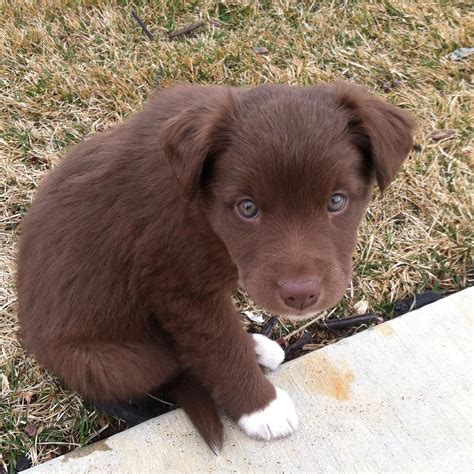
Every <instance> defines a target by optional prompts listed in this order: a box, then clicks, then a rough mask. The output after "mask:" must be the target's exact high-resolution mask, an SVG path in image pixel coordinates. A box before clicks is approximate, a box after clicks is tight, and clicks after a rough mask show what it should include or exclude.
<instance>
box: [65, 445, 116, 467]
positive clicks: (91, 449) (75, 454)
mask: <svg viewBox="0 0 474 474" xmlns="http://www.w3.org/2000/svg"><path fill="white" fill-rule="evenodd" d="M99 451H112V448H111V447H110V446H109V445H108V444H107V443H106V442H105V441H98V442H97V443H94V444H91V445H90V446H84V447H83V448H79V449H75V450H74V451H71V452H70V453H67V454H65V455H64V456H63V458H62V460H61V461H62V462H67V461H69V460H70V459H77V458H83V457H86V456H89V455H91V454H93V453H97V452H99Z"/></svg>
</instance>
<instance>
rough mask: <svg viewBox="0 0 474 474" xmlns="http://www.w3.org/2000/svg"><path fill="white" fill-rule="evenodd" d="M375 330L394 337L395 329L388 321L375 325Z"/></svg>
mask: <svg viewBox="0 0 474 474" xmlns="http://www.w3.org/2000/svg"><path fill="white" fill-rule="evenodd" d="M374 331H377V332H378V333H380V334H382V336H386V337H392V336H393V335H394V334H395V329H393V328H392V326H391V325H390V324H388V323H383V324H379V325H378V326H375V328H374Z"/></svg>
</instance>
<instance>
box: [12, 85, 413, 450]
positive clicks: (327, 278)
mask: <svg viewBox="0 0 474 474" xmlns="http://www.w3.org/2000/svg"><path fill="white" fill-rule="evenodd" d="M412 128H413V120H412V119H411V118H410V116H409V115H408V114H407V113H405V112H403V111H402V110H400V109H398V108H396V107H394V106H392V105H389V104H387V103H385V102H383V101H381V100H380V99H377V98H375V97H374V96H372V95H369V94H367V93H366V92H365V91H364V90H362V89H360V88H358V87H356V86H352V85H347V84H338V85H336V86H327V85H321V86H315V87H306V88H304V87H288V86H260V87H255V88H249V89H236V88H231V87H198V86H180V87H176V88H172V89H169V90H164V91H161V92H158V93H157V94H156V96H155V97H154V98H153V99H152V100H150V102H149V103H148V105H147V106H146V107H145V109H144V110H143V111H142V112H140V113H138V114H136V115H135V116H133V117H132V118H130V119H129V120H127V121H126V122H125V123H124V124H122V125H120V126H118V127H116V128H114V129H113V130H112V131H110V132H108V133H104V134H101V135H99V136H95V137H93V138H91V139H89V140H87V141H85V142H84V143H82V144H80V145H78V146H76V147H75V148H73V150H72V151H71V152H70V153H69V154H68V156H66V158H65V159H64V160H63V161H62V162H61V163H60V165H59V166H58V167H57V168H56V169H55V170H54V171H53V172H52V173H51V174H50V175H49V176H48V177H47V178H46V179H45V180H44V182H43V183H42V185H41V187H40V189H39V191H38V194H37V196H36V199H35V201H34V203H33V205H32V207H31V210H30V211H29V213H28V215H27V216H26V218H25V220H24V222H23V224H22V237H21V241H20V251H19V259H18V296H19V317H20V322H21V334H22V337H23V339H24V341H25V343H26V345H27V347H29V348H30V349H31V350H32V351H33V352H34V353H35V354H36V355H37V356H38V358H39V360H40V361H41V362H42V363H44V364H45V365H46V366H47V367H49V368H51V369H52V370H53V371H54V372H55V373H57V374H58V375H59V376H60V377H62V379H63V380H64V381H65V382H66V384H67V385H69V386H70V387H71V388H73V389H75V390H77V391H78V392H80V393H81V394H83V395H84V396H86V397H88V398H89V399H92V400H99V401H100V400H103V401H120V400H128V399H130V398H134V397H139V396H141V395H143V394H146V393H147V392H149V391H151V390H153V389H155V388H156V387H158V386H166V387H167V390H168V391H169V393H170V395H171V397H173V398H174V399H175V400H177V401H178V402H179V403H181V404H182V405H183V406H184V408H185V410H186V411H187V412H188V414H189V415H190V417H191V419H192V420H193V421H194V423H195V424H196V426H197V427H198V429H199V430H200V431H201V433H202V434H203V435H204V437H205V438H206V439H207V441H208V442H209V444H210V445H211V446H212V447H213V448H214V449H218V448H219V447H220V446H221V444H222V427H221V425H220V422H219V419H218V416H217V411H216V406H217V405H218V406H221V407H223V408H224V409H225V410H226V412H227V414H228V415H229V416H230V417H231V418H232V419H234V420H236V421H237V422H238V423H239V425H240V426H241V428H242V429H243V430H244V431H245V432H246V433H247V434H248V435H250V436H255V437H260V438H265V439H269V438H271V437H278V436H284V435H287V434H289V433H291V431H293V430H294V429H295V428H296V425H297V417H296V414H295V410H294V407H293V404H292V402H291V400H290V398H289V397H288V395H287V394H286V393H285V392H284V391H282V390H280V389H276V388H275V387H274V386H273V385H272V384H271V383H270V382H269V381H268V380H267V379H266V378H265V376H264V374H263V372H262V370H261V369H260V367H259V364H261V365H263V366H266V367H268V368H270V369H274V368H276V367H277V366H278V365H279V364H280V363H281V362H282V360H283V352H282V350H281V349H280V348H279V346H278V345H277V344H276V343H274V342H272V341H270V340H269V339H266V338H264V337H263V336H253V337H251V336H249V335H248V334H246V333H245V332H244V331H243V330H242V328H241V326H240V322H239V319H238V318H237V317H236V314H235V310H234V308H233V305H232V302H231V293H232V291H233V290H234V289H235V288H236V287H237V286H238V284H239V283H240V285H241V286H242V287H243V288H244V289H245V290H246V291H247V292H248V293H249V294H250V296H251V297H252V298H253V299H254V300H255V301H256V302H257V303H259V304H260V305H262V306H264V307H265V308H267V309H268V310H270V311H273V312H275V313H277V314H280V315H283V316H288V317H296V318H304V317H307V316H308V315H310V314H314V312H315V311H320V310H324V309H326V308H328V307H330V306H332V305H334V304H335V303H337V301H338V300H339V299H340V298H341V296H342V294H343V292H344V290H345V288H346V286H347V284H348V281H349V279H350V273H351V259H352V257H351V256H352V252H353V250H354V246H355V241H356V233H357V228H358V225H359V223H360V220H361V218H362V216H363V214H364V211H365V208H366V206H367V203H368V201H369V198H370V195H371V191H372V186H373V182H374V180H375V179H376V180H377V182H378V185H379V187H380V188H381V189H382V190H383V189H385V188H386V186H387V185H388V184H389V183H390V181H391V180H392V179H393V177H394V175H395V173H396V171H397V170H398V168H399V167H400V165H401V164H402V162H403V160H404V159H405V158H406V156H407V154H408V152H409V150H410V148H411V146H412Z"/></svg>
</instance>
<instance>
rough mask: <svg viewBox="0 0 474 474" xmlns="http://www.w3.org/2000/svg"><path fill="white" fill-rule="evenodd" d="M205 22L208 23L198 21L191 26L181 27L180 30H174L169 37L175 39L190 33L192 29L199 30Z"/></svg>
mask: <svg viewBox="0 0 474 474" xmlns="http://www.w3.org/2000/svg"><path fill="white" fill-rule="evenodd" d="M205 24H206V22H205V21H198V22H197V23H194V24H192V25H189V26H185V27H184V28H181V29H180V30H176V31H172V32H171V33H170V34H169V35H168V38H169V39H173V38H177V37H178V36H181V35H187V34H188V33H191V32H192V31H194V30H197V29H198V28H201V26H204V25H205Z"/></svg>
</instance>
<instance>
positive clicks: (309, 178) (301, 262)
mask: <svg viewBox="0 0 474 474" xmlns="http://www.w3.org/2000/svg"><path fill="white" fill-rule="evenodd" d="M209 97H210V100H208V101H206V102H205V103H202V104H200V105H198V106H195V107H192V108H190V109H189V110H187V111H185V112H183V113H182V114H181V115H180V116H178V117H176V118H175V119H172V120H171V121H170V122H169V123H168V124H167V125H166V127H165V128H164V130H163V135H162V137H163V141H164V143H165V146H164V149H165V153H166V154H167V156H168V159H169V161H170V164H171V166H172V168H173V170H174V172H175V174H176V176H177V177H178V179H179V180H180V182H181V184H182V186H183V190H184V192H185V194H186V195H187V196H188V198H189V199H198V200H200V202H201V204H202V205H203V206H204V207H205V209H206V215H207V218H208V220H209V223H210V225H211V227H212V229H213V230H214V232H215V233H216V234H217V235H218V236H219V237H220V239H221V240H222V241H223V242H224V243H225V245H226V247H227V249H228V252H229V254H230V256H231V258H232V260H233V262H234V263H235V265H236V267H237V269H238V272H239V278H240V283H241V285H242V287H243V288H244V289H245V290H246V291H247V292H248V293H249V295H250V296H251V297H252V298H253V299H254V300H255V301H256V302H257V303H258V304H260V305H261V306H263V307H265V308H266V309H268V310H270V311H272V312H274V313H277V314H280V315H282V316H287V317H297V318H304V317H307V316H309V315H310V314H313V313H314V312H315V311H322V310H324V309H327V308H329V307H330V306H332V305H334V304H336V303H337V302H338V301H339V299H340V298H341V297H342V295H343V293H344V291H345V289H346V287H347V284H348V282H349V280H350V274H351V269H352V253H353V250H354V247H355V241H356V234H357V228H358V226H359V223H360V221H361V219H362V216H363V214H364V211H365V208H366V206H367V203H368V201H369V198H370V195H371V191H372V186H373V183H374V181H375V180H376V181H377V183H378V185H379V187H380V189H381V190H384V189H385V188H386V187H387V186H388V185H389V183H390V182H391V181H392V180H393V178H394V176H395V174H396V172H397V170H398V169H399V167H400V166H401V164H402V162H403V161H404V159H405V158H406V156H407V155H408V153H409V151H410V149H411V146H412V129H413V126H414V122H413V120H412V119H411V117H410V116H409V115H408V114H407V113H406V112H403V111H402V110H400V109H398V108H397V107H394V106H392V105H390V104H388V103H386V102H383V101H382V100H380V99H377V98H375V97H373V96H371V95H369V94H367V93H366V92H365V91H364V90H363V89H361V88H358V87H356V86H352V85H346V84H337V85H336V86H316V87H308V88H297V87H287V86H260V87H256V88H253V89H247V90H242V89H234V90H233V89H227V88H226V89H225V88H216V89H213V90H212V91H211V90H210V96H209Z"/></svg>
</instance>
